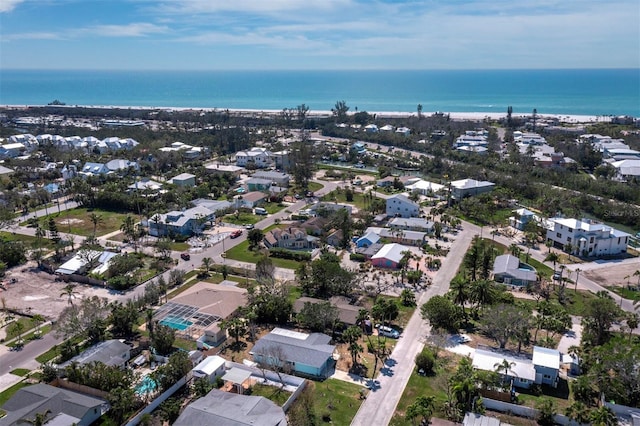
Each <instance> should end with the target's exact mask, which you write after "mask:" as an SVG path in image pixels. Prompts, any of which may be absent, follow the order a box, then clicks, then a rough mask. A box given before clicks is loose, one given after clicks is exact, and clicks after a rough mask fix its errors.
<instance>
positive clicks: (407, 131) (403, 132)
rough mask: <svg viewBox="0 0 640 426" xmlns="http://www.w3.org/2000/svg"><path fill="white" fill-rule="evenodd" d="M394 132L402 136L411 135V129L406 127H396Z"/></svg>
mask: <svg viewBox="0 0 640 426" xmlns="http://www.w3.org/2000/svg"><path fill="white" fill-rule="evenodd" d="M396 134H397V135H402V136H409V135H411V129H410V128H408V127H398V128H397V129H396Z"/></svg>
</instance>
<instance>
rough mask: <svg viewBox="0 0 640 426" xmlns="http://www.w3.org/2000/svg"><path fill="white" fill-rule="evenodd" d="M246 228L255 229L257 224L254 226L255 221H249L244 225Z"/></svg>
mask: <svg viewBox="0 0 640 426" xmlns="http://www.w3.org/2000/svg"><path fill="white" fill-rule="evenodd" d="M244 227H245V228H246V229H253V228H255V226H253V223H248V224H246V225H245V226H244Z"/></svg>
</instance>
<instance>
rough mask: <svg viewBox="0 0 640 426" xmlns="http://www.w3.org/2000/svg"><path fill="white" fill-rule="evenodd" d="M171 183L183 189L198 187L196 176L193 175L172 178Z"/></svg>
mask: <svg viewBox="0 0 640 426" xmlns="http://www.w3.org/2000/svg"><path fill="white" fill-rule="evenodd" d="M171 183H172V184H174V185H176V186H180V187H182V188H192V187H194V186H196V175H192V174H191V173H180V174H179V175H178V176H174V177H173V178H171Z"/></svg>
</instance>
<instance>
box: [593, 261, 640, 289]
mask: <svg viewBox="0 0 640 426" xmlns="http://www.w3.org/2000/svg"><path fill="white" fill-rule="evenodd" d="M637 270H640V263H637V262H636V263H622V264H616V263H611V264H608V265H606V266H602V267H596V268H593V269H590V270H587V271H584V272H582V274H581V276H586V277H587V278H589V279H590V280H591V281H593V282H595V283H597V284H600V285H602V286H626V285H627V278H625V277H627V276H628V277H629V278H628V281H629V284H631V285H637V284H638V276H637V275H636V276H635V277H634V276H633V273H634V272H635V271H637Z"/></svg>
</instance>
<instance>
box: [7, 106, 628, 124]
mask: <svg viewBox="0 0 640 426" xmlns="http://www.w3.org/2000/svg"><path fill="white" fill-rule="evenodd" d="M44 107H59V108H89V109H114V110H116V109H118V110H150V111H167V112H183V111H199V112H224V111H229V112H230V113H233V114H251V115H266V116H273V115H279V114H281V113H282V111H283V110H275V109H252V108H218V107H216V108H209V107H208V108H198V107H157V106H124V105H0V108H1V109H25V110H26V109H28V108H44ZM293 112H294V113H295V110H294V111H293ZM355 113H356V112H355V111H349V112H348V113H347V114H348V115H350V116H352V115H354V114H355ZM367 113H369V115H375V116H376V118H377V119H384V118H388V119H393V118H410V117H417V112H403V111H367ZM436 113H439V114H444V115H448V116H449V117H450V118H451V119H452V120H457V121H463V120H470V121H478V120H484V119H491V120H499V119H504V118H506V116H507V113H506V112H446V111H424V112H422V115H423V116H425V117H428V116H431V115H434V114H436ZM307 114H308V116H309V117H318V118H322V117H330V116H331V115H332V112H331V111H330V110H309V112H308V113H307ZM512 116H513V118H520V119H522V118H528V117H531V114H528V113H527V114H525V113H517V112H516V113H513V114H512ZM537 117H538V119H540V120H544V119H552V120H558V121H560V122H561V123H569V124H585V123H587V124H591V123H607V122H610V121H611V118H612V117H617V116H615V115H580V114H546V113H545V114H537ZM635 118H637V117H635Z"/></svg>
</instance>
